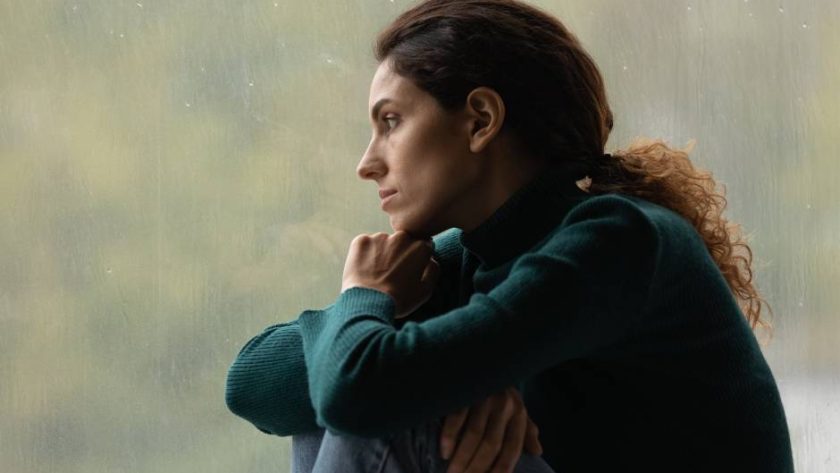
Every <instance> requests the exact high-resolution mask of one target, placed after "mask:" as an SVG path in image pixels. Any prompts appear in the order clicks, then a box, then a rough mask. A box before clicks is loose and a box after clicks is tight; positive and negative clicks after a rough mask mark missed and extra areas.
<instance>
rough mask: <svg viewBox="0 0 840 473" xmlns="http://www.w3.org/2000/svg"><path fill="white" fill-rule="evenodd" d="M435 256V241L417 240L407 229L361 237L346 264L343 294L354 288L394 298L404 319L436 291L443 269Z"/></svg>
mask: <svg viewBox="0 0 840 473" xmlns="http://www.w3.org/2000/svg"><path fill="white" fill-rule="evenodd" d="M433 254H434V243H433V242H432V239H431V238H428V239H424V240H421V239H417V238H414V237H412V236H411V235H409V234H408V233H407V232H405V231H404V230H398V231H396V232H395V233H394V234H393V235H388V234H387V233H383V232H379V233H374V234H373V235H368V234H362V235H358V236H356V238H354V239H353V241H352V242H351V243H350V250H349V252H348V254H347V261H345V263H344V275H343V276H342V283H341V292H344V290H345V289H349V288H351V287H354V286H362V287H369V288H372V289H377V290H379V291H382V292H384V293H386V294H388V295H389V296H391V297H392V298H393V299H394V302H395V305H396V315H395V316H396V318H398V319H399V318H403V317H405V316H407V315H409V314H411V313H412V312H414V311H415V310H417V309H418V308H419V307H420V306H421V305H423V303H425V302H426V301H427V300H429V298H430V297H431V295H432V292H433V291H434V288H435V285H436V284H437V279H438V276H439V274H440V266H439V265H438V262H437V261H435V259H434V258H432V255H433Z"/></svg>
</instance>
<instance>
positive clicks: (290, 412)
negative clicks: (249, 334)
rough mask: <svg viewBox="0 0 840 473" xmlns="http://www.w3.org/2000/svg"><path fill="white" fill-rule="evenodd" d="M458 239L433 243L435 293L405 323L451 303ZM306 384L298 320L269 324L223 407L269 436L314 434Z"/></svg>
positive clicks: (246, 354) (242, 361) (245, 353)
mask: <svg viewBox="0 0 840 473" xmlns="http://www.w3.org/2000/svg"><path fill="white" fill-rule="evenodd" d="M457 237H458V233H457V232H454V231H452V230H450V231H447V232H445V233H443V234H441V235H440V236H436V237H435V238H434V242H435V248H436V249H435V257H436V259H437V260H438V262H439V263H440V265H441V273H440V278H439V280H438V284H437V286H436V289H435V292H434V294H433V296H432V297H431V298H430V299H429V301H427V302H426V303H425V304H423V305H422V306H421V307H420V308H418V309H417V310H416V311H415V312H414V313H412V314H411V316H410V317H408V318H405V319H401V321H400V322H401V323H405V322H407V321H408V320H411V319H417V320H425V319H427V318H430V317H433V316H435V315H437V314H440V313H441V312H442V311H444V308H446V307H448V305H449V304H450V303H451V302H450V301H451V297H450V296H451V293H452V292H453V291H452V289H453V285H456V284H457V281H456V278H457V275H458V273H459V268H460V256H461V252H462V250H461V248H460V245H459V244H458V238H457ZM307 312H321V311H307ZM307 381H308V376H307V368H306V362H305V359H304V355H303V341H302V337H301V330H300V325H299V320H298V319H296V320H293V321H291V322H286V323H280V324H275V325H271V326H270V327H267V328H266V329H265V330H263V332H262V333H260V334H258V335H257V336H255V337H253V338H252V339H251V340H249V341H248V342H247V343H246V344H245V346H244V347H242V349H241V350H240V351H239V354H238V355H237V356H236V359H235V360H234V362H233V364H232V365H231V366H230V368H229V369H228V374H227V383H226V386H225V403H226V404H227V406H228V409H230V410H231V412H233V413H234V414H236V415H238V416H239V417H242V418H243V419H245V420H248V421H249V422H251V423H252V424H253V425H254V427H256V428H257V429H258V430H260V431H261V432H264V433H267V434H274V435H278V436H281V437H282V436H289V435H296V434H300V433H304V432H308V431H312V430H316V429H319V428H323V427H324V425H323V423H318V422H317V421H316V416H315V411H314V409H313V407H312V401H311V399H310V396H309V385H308V382H307Z"/></svg>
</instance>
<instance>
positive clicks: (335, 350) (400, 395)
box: [299, 197, 658, 437]
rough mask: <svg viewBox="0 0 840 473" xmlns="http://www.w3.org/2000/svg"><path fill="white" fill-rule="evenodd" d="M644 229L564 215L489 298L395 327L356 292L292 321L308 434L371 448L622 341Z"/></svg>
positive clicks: (378, 295) (582, 214)
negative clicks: (321, 432)
mask: <svg viewBox="0 0 840 473" xmlns="http://www.w3.org/2000/svg"><path fill="white" fill-rule="evenodd" d="M656 234H657V233H656V231H655V229H654V227H653V223H652V222H651V221H650V220H648V218H647V216H646V215H645V214H643V213H642V211H641V210H640V209H639V208H638V207H637V206H636V205H635V204H633V203H632V202H631V201H629V200H626V199H623V198H620V197H603V198H597V199H595V198H593V199H590V200H589V201H587V202H585V203H583V204H581V205H579V206H577V207H575V208H574V209H573V210H572V211H571V212H570V213H569V215H567V217H566V218H565V219H564V221H563V223H561V225H560V226H559V227H558V228H557V229H555V231H554V232H553V235H551V236H550V238H548V239H547V241H546V242H545V243H544V244H543V245H541V246H540V247H539V248H538V249H536V250H534V251H532V252H527V253H525V254H523V255H521V256H519V257H518V259H517V260H516V261H515V263H514V264H513V266H512V268H511V270H510V273H509V275H508V276H507V278H506V279H504V280H503V281H502V282H501V283H500V284H498V285H497V286H496V287H495V288H493V289H492V290H490V291H489V292H487V293H486V294H485V293H480V292H476V293H474V294H473V295H472V296H471V298H470V300H469V302H468V303H467V304H466V305H464V306H461V307H457V308H454V309H452V310H449V311H447V312H445V313H443V314H441V315H439V316H437V317H435V318H432V319H430V320H425V321H422V322H419V323H418V322H408V323H406V324H405V325H404V326H403V327H402V328H400V329H397V328H395V327H394V309H395V303H394V300H393V299H392V298H391V296H390V295H388V294H386V293H384V292H381V291H379V290H376V289H372V288H367V287H360V286H356V287H353V288H350V289H347V290H346V291H344V292H343V293H341V295H340V296H339V297H338V299H337V301H336V302H335V303H334V304H333V305H331V306H329V307H327V308H326V309H324V310H320V311H306V312H304V313H303V314H301V316H300V319H299V320H300V327H301V334H302V337H303V352H304V356H305V358H306V362H307V365H308V366H310V367H311V369H310V370H309V372H308V381H309V389H310V393H311V395H312V401H313V406H314V410H315V414H316V418H317V419H318V422H319V424H323V425H325V426H326V427H327V428H328V429H330V430H332V431H335V432H338V433H340V434H351V435H357V436H362V437H378V436H382V435H387V434H389V433H393V432H397V431H401V430H403V429H406V428H410V427H412V426H416V425H418V424H420V423H422V422H424V421H427V420H429V419H432V418H435V417H439V416H443V415H447V414H449V413H451V412H453V411H455V410H457V409H459V408H462V407H465V406H468V405H470V404H472V403H474V402H475V401H477V400H479V399H483V398H486V397H487V396H489V395H491V394H492V393H495V392H498V391H501V390H502V389H504V388H506V387H508V386H513V385H518V383H520V382H522V381H524V380H525V379H527V378H529V377H531V376H533V375H536V374H538V373H540V372H541V371H544V370H546V369H547V368H550V367H551V366H553V365H556V364H557V363H560V362H563V361H566V360H570V359H574V358H579V357H584V356H587V355H592V354H595V353H597V352H598V351H599V350H601V349H605V348H608V347H609V346H610V345H611V344H614V343H615V342H617V341H618V340H620V339H621V338H622V337H626V336H628V332H629V331H630V330H631V329H632V327H633V323H634V320H635V319H636V318H637V316H638V313H639V312H641V308H642V307H643V304H644V301H645V300H646V297H647V290H648V287H649V285H650V281H651V278H652V273H653V268H655V266H656V265H655V261H656V254H657V247H658V245H657V241H656Z"/></svg>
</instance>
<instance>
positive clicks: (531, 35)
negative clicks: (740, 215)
mask: <svg viewBox="0 0 840 473" xmlns="http://www.w3.org/2000/svg"><path fill="white" fill-rule="evenodd" d="M374 55H375V57H376V60H377V61H379V62H382V61H384V60H386V59H389V60H391V65H392V67H393V69H394V70H395V71H396V73H398V74H400V75H401V76H403V77H405V78H407V79H409V80H411V81H412V82H413V83H414V84H415V85H416V86H417V87H419V88H420V89H422V90H424V91H426V92H427V93H429V94H430V95H432V96H433V97H434V98H435V99H436V100H437V102H438V103H439V104H440V105H441V106H442V107H443V108H444V109H445V110H447V111H455V110H459V109H461V108H462V107H463V106H464V104H465V101H466V97H467V95H468V94H469V92H470V91H471V90H472V89H474V88H476V87H479V86H486V87H490V88H493V89H494V90H496V91H497V92H498V93H499V95H500V96H501V97H502V98H503V99H504V101H505V110H506V112H505V121H504V123H503V124H502V130H501V132H503V133H510V134H511V135H512V136H513V137H515V140H516V141H517V142H518V143H519V145H520V146H521V147H522V149H523V150H525V151H527V152H528V153H529V154H530V155H531V156H534V157H545V158H548V159H549V161H550V162H551V163H552V165H556V166H566V167H568V168H569V170H570V172H572V173H577V174H578V175H579V177H583V176H591V177H592V183H591V186H590V188H589V192H591V193H593V194H602V193H609V192H620V193H625V194H629V195H634V196H638V197H641V198H644V199H646V200H649V201H651V202H654V203H656V204H659V205H662V206H664V207H667V208H669V209H671V210H673V211H675V212H676V213H678V214H680V215H682V216H683V217H684V218H686V219H687V220H688V221H689V222H691V223H692V225H693V226H694V228H695V229H696V230H697V232H698V233H699V234H700V235H701V236H702V238H703V241H704V242H705V244H706V247H707V249H708V250H709V253H710V255H711V256H712V258H713V259H714V261H715V263H716V264H717V266H718V268H719V269H720V271H721V273H722V274H723V276H724V277H725V278H726V281H727V283H728V285H729V287H730V289H731V290H732V293H733V295H734V296H735V297H736V299H737V300H738V303H739V305H740V307H741V309H742V311H743V313H744V315H745V317H746V319H747V321H748V322H749V324H750V326H751V327H752V328H753V329H755V328H756V326H757V325H761V326H764V327H767V328H769V323H767V322H766V321H765V320H763V319H762V317H761V309H762V304H764V305H767V306H768V308H769V305H768V304H767V302H766V301H765V300H764V299H763V298H762V297H760V295H759V293H758V291H757V289H756V287H755V286H754V284H753V281H752V279H753V271H752V269H751V264H752V251H751V250H750V247H749V245H748V244H747V243H746V241H745V239H744V237H743V235H742V234H741V232H740V226H739V225H737V224H734V223H730V222H729V221H728V220H727V219H726V218H724V217H723V216H722V212H723V209H724V207H725V206H726V199H725V198H724V195H723V194H724V193H725V189H724V192H721V193H719V192H718V191H717V189H716V188H717V185H716V183H715V180H714V179H713V177H712V175H711V173H709V172H706V171H703V170H700V169H698V168H696V167H695V166H694V165H693V164H692V163H691V161H690V160H689V159H688V152H689V151H690V149H687V150H680V149H672V148H671V147H669V146H668V145H667V144H665V143H664V142H662V141H661V140H650V139H644V138H638V139H636V140H635V141H634V142H633V143H631V144H630V145H629V146H628V147H627V148H626V149H624V150H617V151H614V152H613V153H611V155H612V156H611V157H610V156H607V159H604V146H605V145H606V142H607V138H608V137H609V133H610V131H612V128H613V114H612V111H611V110H610V107H609V104H608V103H607V94H606V89H605V87H604V81H603V78H602V76H601V73H600V72H599V70H598V67H597V66H596V64H595V61H594V60H593V59H592V57H591V56H590V55H589V54H588V53H587V52H586V51H585V50H584V49H583V46H582V45H581V43H580V41H579V40H578V39H577V37H576V36H575V35H574V34H572V33H571V32H570V31H569V30H568V29H567V28H566V27H565V26H564V25H563V24H562V23H561V22H560V20H559V19H557V18H556V17H554V16H552V15H550V14H548V13H546V12H544V11H542V10H540V9H539V8H537V7H534V6H531V5H527V4H525V3H522V2H520V1H517V0H427V1H423V2H421V3H419V4H417V5H415V6H414V7H412V8H410V9H409V10H407V11H405V12H403V13H402V14H401V15H399V16H398V17H397V18H396V19H395V20H394V21H393V22H392V23H391V24H390V25H388V26H387V27H386V28H385V29H383V30H382V31H381V32H380V33H379V35H378V36H377V38H376V43H375V45H374Z"/></svg>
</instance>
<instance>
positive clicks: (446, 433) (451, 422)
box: [440, 406, 470, 460]
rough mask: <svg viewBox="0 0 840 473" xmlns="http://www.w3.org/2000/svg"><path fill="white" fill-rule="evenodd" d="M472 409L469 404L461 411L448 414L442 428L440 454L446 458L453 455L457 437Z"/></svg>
mask: <svg viewBox="0 0 840 473" xmlns="http://www.w3.org/2000/svg"><path fill="white" fill-rule="evenodd" d="M469 411H470V406H467V407H465V408H463V409H461V410H459V411H455V412H453V413H452V414H449V415H448V416H446V419H445V420H444V421H443V426H442V427H441V430H440V455H441V456H442V457H443V459H444V460H446V459H448V458H449V457H450V456H452V452H453V450H455V439H457V438H458V433H459V432H461V427H463V425H464V421H465V420H467V413H469Z"/></svg>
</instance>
